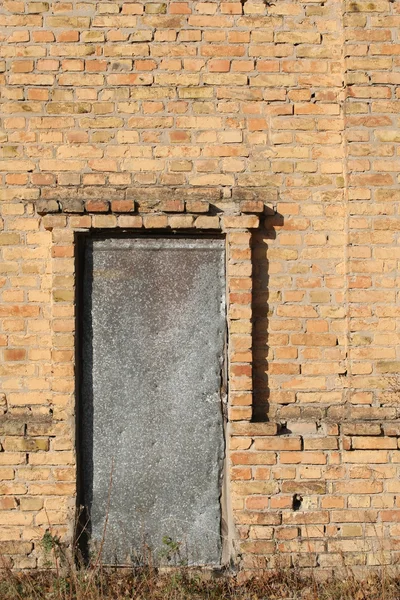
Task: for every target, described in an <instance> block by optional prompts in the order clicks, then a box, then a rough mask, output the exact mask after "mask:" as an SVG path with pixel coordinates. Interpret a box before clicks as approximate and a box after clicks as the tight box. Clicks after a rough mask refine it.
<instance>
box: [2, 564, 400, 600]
mask: <svg viewBox="0 0 400 600" xmlns="http://www.w3.org/2000/svg"><path fill="white" fill-rule="evenodd" d="M0 598H1V600H50V599H51V600H128V599H129V600H190V599H192V600H228V599H232V600H281V599H287V600H289V599H290V600H398V599H399V598H400V579H394V578H389V577H384V578H382V577H381V576H372V577H371V578H370V579H368V580H366V581H357V580H356V579H355V578H353V577H352V576H348V577H347V579H345V580H342V579H340V578H338V579H332V580H329V581H325V582H318V581H317V580H316V579H315V578H314V577H313V576H307V577H305V576H302V575H301V574H300V572H298V571H296V570H295V569H291V570H282V571H280V572H275V573H267V574H264V575H263V576H260V577H257V578H253V579H251V580H249V581H247V582H245V583H241V584H240V583H238V581H237V579H236V578H235V577H233V576H224V577H219V578H208V579H206V578H204V577H203V576H200V575H199V574H198V573H197V574H196V573H195V572H193V571H191V570H190V569H185V568H179V569H177V570H175V571H172V572H169V573H159V572H157V571H156V570H155V569H151V568H149V567H147V568H145V569H140V570H138V569H136V570H134V571H133V570H130V571H128V570H121V569H104V568H102V567H97V568H96V571H93V569H81V570H75V569H74V570H72V571H71V572H70V573H66V574H65V573H64V574H60V573H59V574H58V575H57V572H56V571H55V570H51V569H47V570H44V571H37V572H33V573H13V572H12V571H11V570H9V569H7V568H5V569H3V576H2V577H0Z"/></svg>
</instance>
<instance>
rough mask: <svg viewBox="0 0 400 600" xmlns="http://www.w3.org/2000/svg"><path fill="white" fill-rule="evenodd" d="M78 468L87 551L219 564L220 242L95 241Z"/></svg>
mask: <svg viewBox="0 0 400 600" xmlns="http://www.w3.org/2000/svg"><path fill="white" fill-rule="evenodd" d="M81 279H82V282H83V283H82V307H81V314H82V328H81V329H82V333H81V361H80V362H81V391H80V427H79V430H80V442H79V448H78V451H79V459H80V460H79V463H80V465H81V466H80V474H81V502H82V503H83V504H84V505H85V506H86V507H87V510H88V513H89V516H90V522H89V524H88V529H89V531H90V540H91V541H90V546H91V548H92V550H93V551H95V550H96V548H97V549H98V548H99V546H100V545H101V544H102V539H103V538H104V540H103V541H104V544H103V552H102V560H103V562H105V563H117V564H126V563H130V562H132V561H134V562H135V561H136V562H141V561H143V560H144V558H143V557H144V556H145V555H147V556H148V555H149V553H150V552H151V553H152V560H156V561H157V560H159V559H161V558H162V557H164V559H167V561H168V559H169V560H171V561H173V562H174V561H175V560H177V559H178V560H179V562H180V561H183V562H184V563H187V564H196V565H202V564H207V565H219V564H220V562H221V552H222V542H221V502H220V496H221V479H222V470H223V462H224V454H225V444H224V433H223V416H222V410H221V396H222V394H223V392H222V389H223V368H224V366H223V357H224V343H225V251H224V242H223V240H222V239H216V238H206V237H203V238H201V239H197V238H190V237H186V238H185V237H158V238H155V237H136V238H132V237H130V238H127V237H89V238H87V239H86V241H85V243H84V249H83V269H82V273H81Z"/></svg>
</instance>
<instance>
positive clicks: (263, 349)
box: [251, 213, 283, 422]
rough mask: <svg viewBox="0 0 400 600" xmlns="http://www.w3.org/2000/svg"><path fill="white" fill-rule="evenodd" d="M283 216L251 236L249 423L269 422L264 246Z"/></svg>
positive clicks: (266, 287)
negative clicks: (251, 316) (250, 389)
mask: <svg viewBox="0 0 400 600" xmlns="http://www.w3.org/2000/svg"><path fill="white" fill-rule="evenodd" d="M282 225H283V216H282V215H280V214H278V213H276V214H274V215H273V216H270V217H267V218H266V219H265V220H264V224H263V226H262V227H261V228H260V229H258V230H256V231H254V232H253V235H252V240H251V245H252V263H253V299H252V306H253V416H252V420H253V421H256V422H264V421H268V420H269V418H268V417H269V397H270V390H269V385H268V352H269V345H268V330H269V326H268V325H269V319H268V315H269V296H270V291H269V261H268V245H269V242H270V240H275V239H276V231H275V227H282Z"/></svg>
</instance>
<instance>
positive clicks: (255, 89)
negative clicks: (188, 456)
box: [0, 0, 400, 571]
mask: <svg viewBox="0 0 400 600" xmlns="http://www.w3.org/2000/svg"><path fill="white" fill-rule="evenodd" d="M399 25H400V9H399V3H398V2H388V1H386V0H377V1H376V2H364V1H363V0H360V1H354V2H353V1H351V2H344V1H342V0H340V1H339V0H327V1H326V2H315V1H304V2H299V1H293V0H277V1H276V2H275V3H273V4H269V3H264V2H263V1H261V0H260V1H251V0H247V1H244V2H238V1H235V0H233V1H232V2H219V1H218V2H217V1H210V2H197V1H188V2H166V3H165V4H164V3H155V2H140V1H133V2H131V1H127V0H125V1H122V0H120V1H112V0H108V1H105V2H95V1H93V0H87V1H86V2H85V1H82V2H79V1H76V0H74V1H72V2H37V1H32V2H30V1H23V0H3V2H2V3H1V4H0V41H1V45H0V71H1V73H0V85H1V91H0V94H1V99H2V104H1V109H0V110H1V117H2V123H1V125H2V128H1V132H0V139H1V143H2V148H1V150H0V152H1V159H0V177H1V189H0V211H1V218H2V222H1V224H2V231H1V232H0V245H1V262H0V284H1V289H0V317H1V321H0V327H1V331H0V344H1V347H2V348H1V358H2V362H1V365H0V375H1V390H0V391H1V392H2V394H3V395H2V397H1V401H0V410H1V411H2V412H3V413H4V414H3V416H1V417H0V419H1V420H0V422H1V429H0V444H1V452H0V495H1V498H0V509H1V510H0V552H1V553H2V554H3V555H5V556H7V557H8V556H10V557H11V560H12V564H13V565H14V566H15V567H22V568H27V567H35V566H36V565H38V564H39V565H40V564H43V560H44V558H43V552H42V549H41V546H40V540H41V538H42V536H43V533H44V532H45V531H46V529H48V528H49V524H51V528H52V532H53V533H54V535H59V536H60V538H61V539H62V540H63V541H65V542H66V543H69V542H70V541H71V539H72V536H73V529H74V520H75V482H76V472H75V471H76V460H75V432H74V411H75V396H74V392H75V380H74V347H75V305H74V298H75V296H74V286H75V277H74V273H75V262H74V254H75V248H74V245H75V237H74V232H75V231H76V230H82V229H87V228H89V227H94V228H98V227H100V228H103V227H110V228H114V227H124V228H126V227H127V228H140V227H142V226H144V227H147V228H157V227H160V228H165V227H169V228H171V229H177V228H179V229H185V228H188V227H189V228H191V227H195V228H197V229H209V228H219V227H220V222H219V219H218V211H221V214H223V213H227V214H228V215H229V214H233V213H237V212H239V209H240V207H241V209H242V211H244V210H247V209H248V210H250V209H251V207H250V208H249V205H248V204H247V208H246V204H243V202H248V201H253V200H256V201H261V202H263V203H264V204H265V206H266V208H265V217H264V218H263V219H262V224H261V227H260V228H259V229H258V230H257V231H255V232H254V233H253V235H252V241H251V242H252V243H251V253H252V255H250V246H249V236H248V235H247V233H246V229H247V228H248V227H250V228H251V227H253V225H254V223H253V221H254V217H248V218H249V219H250V221H249V223H247V222H245V221H241V222H240V223H239V224H238V225H235V227H237V228H238V233H237V234H236V237H235V236H234V237H233V238H232V240H233V241H232V248H231V254H230V263H232V264H231V267H230V268H231V273H232V280H231V287H230V291H231V296H230V303H231V306H230V313H229V319H230V332H231V342H232V348H233V352H234V357H232V364H233V363H235V364H233V366H232V368H231V375H232V382H231V383H232V387H233V388H234V389H233V392H232V393H231V395H230V400H231V408H230V413H229V414H230V418H231V420H232V421H233V422H232V425H231V433H232V436H231V438H230V440H229V445H230V449H231V451H230V455H229V461H230V463H231V479H232V482H231V484H230V490H231V508H232V521H233V523H234V526H233V528H232V531H231V535H232V536H233V537H234V538H235V542H234V547H235V553H236V556H237V557H239V558H238V564H239V566H241V567H242V568H244V569H252V568H255V567H264V566H271V565H273V564H275V563H276V560H277V558H279V560H281V561H283V563H284V564H289V563H292V564H295V563H296V564H299V565H301V566H304V567H314V566H319V567H320V568H321V569H326V570H327V571H331V570H332V569H334V568H335V569H337V568H338V567H340V566H341V565H343V564H346V565H351V566H354V567H355V568H358V567H359V566H363V565H368V566H371V567H374V566H376V565H379V564H380V563H382V562H385V563H396V561H397V559H398V546H399V543H400V528H399V525H398V522H399V520H400V504H399V499H398V492H399V483H398V478H399V466H398V465H399V464H400V454H399V450H397V448H398V436H400V424H399V423H398V422H397V421H396V419H397V417H398V408H397V406H396V402H394V401H393V398H391V397H389V396H388V395H387V393H386V392H385V385H386V386H387V384H385V381H384V377H385V376H386V374H387V373H394V372H397V371H398V370H399V365H400V362H398V361H400V356H399V351H398V336H399V333H398V327H399V308H398V306H397V298H398V294H399V291H398V288H399V283H398V276H397V263H398V256H397V255H398V249H397V241H398V230H399V227H400V225H399V224H398V223H400V221H399V216H398V202H399V200H400V195H399V189H398V164H399V158H398V154H399V142H400V124H399V117H398V113H399V92H398V90H399V89H400V85H399V84H400V69H399V67H400V60H399V56H400V50H399V42H398V28H399ZM207 202H208V203H210V204H211V211H210V212H209V211H208V205H207ZM240 202H242V205H240ZM184 203H185V204H184ZM255 206H256V205H253V207H252V208H253V209H254V207H255ZM257 209H259V207H258V205H257ZM184 210H186V213H185V214H183V211H184ZM170 211H172V212H174V211H176V213H177V214H175V215H171V212H170ZM204 211H205V212H204ZM46 212H54V213H55V214H54V215H46V216H42V215H43V213H46ZM203 212H204V214H203ZM129 213H131V214H129ZM153 213H154V214H153ZM206 213H207V214H206ZM202 215H203V216H202ZM245 218H246V217H245ZM210 219H211V220H210ZM252 219H253V221H252ZM222 223H223V228H225V229H226V227H228V228H229V227H230V226H232V227H233V225H232V224H231V225H229V223H228V222H224V221H222ZM242 229H243V232H242V233H241V230H242ZM250 259H251V260H250ZM251 265H252V269H253V293H252V298H251V280H250V279H249V275H250V273H251ZM251 303H252V307H253V311H254V323H253V332H252V336H251V330H250V321H249V318H250V309H251ZM251 344H252V346H253V359H254V360H253V384H254V386H253V388H254V389H253V394H251V393H250V391H251V384H250V383H249V381H251V364H250V363H249V360H250V356H251V355H250V354H249V348H250V347H251ZM252 414H253V417H254V419H255V420H256V421H262V420H264V421H265V420H266V419H268V422H257V423H251V422H249V419H250V417H251V415H252Z"/></svg>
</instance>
